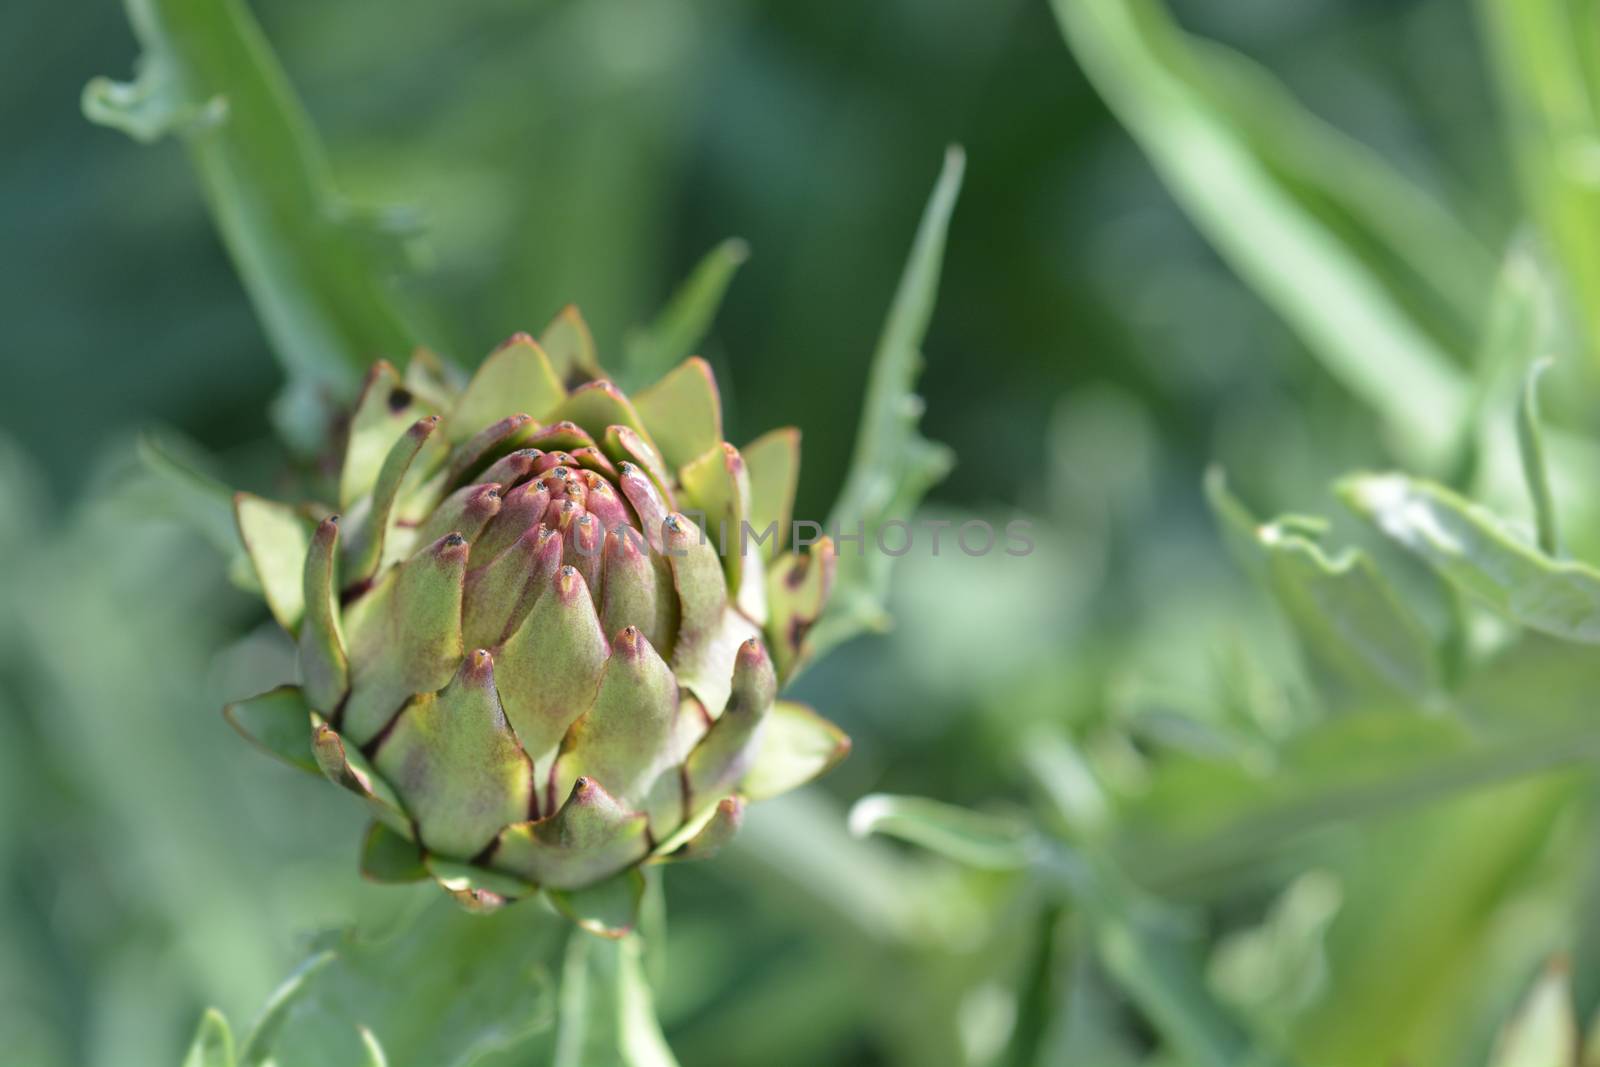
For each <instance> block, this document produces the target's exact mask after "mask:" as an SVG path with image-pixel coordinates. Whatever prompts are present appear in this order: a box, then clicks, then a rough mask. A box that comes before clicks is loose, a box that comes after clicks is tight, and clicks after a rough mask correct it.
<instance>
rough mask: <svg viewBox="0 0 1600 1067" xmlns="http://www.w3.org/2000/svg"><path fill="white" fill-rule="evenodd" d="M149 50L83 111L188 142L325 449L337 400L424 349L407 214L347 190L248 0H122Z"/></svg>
mask: <svg viewBox="0 0 1600 1067" xmlns="http://www.w3.org/2000/svg"><path fill="white" fill-rule="evenodd" d="M125 6H126V8H127V13H128V18H129V21H130V22H131V23H132V24H133V28H134V32H135V34H136V35H137V37H138V39H139V43H140V44H141V46H142V47H143V48H144V54H143V55H142V56H141V58H140V61H139V70H138V77H137V79H136V80H135V81H134V82H132V83H128V84H123V83H117V82H112V81H110V80H108V79H105V78H96V79H94V80H93V81H91V82H90V83H89V84H88V85H87V86H86V87H85V89H84V93H83V109H84V113H85V114H86V115H87V116H88V117H89V118H90V119H92V120H94V121H96V122H99V123H101V124H103V125H107V126H112V127H115V128H117V129H120V130H122V131H123V132H125V133H127V134H129V135H130V136H132V137H135V138H137V139H139V140H141V141H151V140H154V139H156V138H158V137H162V136H165V135H168V134H175V135H177V136H178V137H180V138H181V139H182V141H183V143H184V146H185V147H186V148H187V149H188V152H189V158H190V161H191V163H192V164H193V166H194V169H195V172H196V174H197V175H198V177H199V180H200V185H201V189H202V191H203V192H204V194H205V197H206V202H207V204H208V206H209V207H210V210H211V215H212V218H213V220H214V222H215V223H216V226H217V228H218V230H219V231H220V233H221V234H222V239H223V242H224V243H225V244H226V245H227V248H228V252H229V255H230V256H231V257H232V258H233V261H234V265H235V266H236V267H237V269H238V271H239V275H240V278H241V280H242V281H243V282H244V285H245V288H246V289H247V290H248V291H249V293H250V297H251V300H252V302H253V303H254V305H255V308H256V312H257V315H258V316H259V317H260V319H261V323H262V326H263V328H264V329H265V330H266V333H267V336H268V338H269V339H270V340H271V342H272V345H273V348H274V349H275V351H276V352H277V354H278V358H279V360H280V361H281V362H282V363H283V365H284V368H285V369H286V370H287V371H288V373H289V377H290V386H291V391H292V395H293V396H295V397H297V398H299V402H300V403H302V404H303V405H304V406H305V409H306V410H305V412H304V413H303V414H302V415H301V416H300V417H299V419H298V420H297V425H295V426H294V427H292V429H293V430H294V431H295V432H296V433H298V435H299V436H298V438H297V439H296V440H295V441H294V442H293V443H295V444H299V445H312V444H315V443H316V440H317V438H316V436H315V435H316V434H317V433H318V432H325V431H326V426H325V425H320V424H319V422H318V417H319V416H321V415H325V414H326V411H325V410H324V407H325V405H326V404H327V403H328V402H329V401H333V402H335V403H343V402H348V401H349V400H351V399H352V398H353V397H354V395H355V390H356V386H357V384H358V383H359V382H360V380H361V373H362V371H363V370H364V369H365V368H366V367H367V365H368V364H370V363H371V362H372V361H373V360H374V359H376V358H378V357H379V356H383V355H388V356H396V357H398V356H400V355H402V354H404V353H405V352H407V351H409V349H410V348H411V347H412V345H413V343H414V342H413V338H412V336H411V332H410V330H409V329H408V328H407V327H406V326H405V325H404V324H403V322H402V321H401V318H400V316H399V314H398V313H397V312H396V310H395V308H394V306H393V304H392V301H391V297H390V293H389V291H388V284H389V282H390V280H391V277H392V276H393V275H396V274H398V273H399V272H400V271H401V270H402V269H403V267H404V265H405V264H404V262H403V258H402V257H401V256H400V255H399V254H398V247H399V240H398V230H397V226H396V224H397V222H398V221H399V216H391V217H389V218H385V217H384V216H382V215H380V214H376V213H372V212H364V211H361V210H359V209H357V208H355V207H353V206H352V205H350V204H348V203H346V202H345V201H344V200H343V199H341V198H340V196H339V195H338V193H337V192H336V190H335V188H334V184H333V178H332V173H331V170H330V167H329V164H328V161H327V159H326V158H325V156H324V153H323V149H322V146H321V144H320V143H319V141H318V139H317V136H316V133H315V130H314V129H313V127H312V124H311V122H310V119H309V118H308V117H307V115H306V113H305V110H304V108H303V107H302V105H301V103H300V101H299V99H298V98H297V97H296V96H295V93H294V90H293V88H292V87H291V86H290V85H289V82H288V79H287V77H286V76H285V74H284V72H283V69H282V67H281V66H280V64H279V63H278V60H277V58H276V56H274V55H273V53H272V49H271V46H270V45H269V44H268V43H267V40H266V38H265V36H264V35H263V34H262V32H261V29H260V27H259V26H258V25H257V24H256V22H255V20H254V18H253V17H252V16H251V14H250V12H249V9H248V8H247V7H246V5H245V3H244V2H243V0H125Z"/></svg>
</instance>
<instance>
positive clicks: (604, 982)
mask: <svg viewBox="0 0 1600 1067" xmlns="http://www.w3.org/2000/svg"><path fill="white" fill-rule="evenodd" d="M642 954H643V942H642V941H641V940H640V939H639V938H638V937H625V938H622V939H621V940H618V941H605V940H602V939H600V938H595V937H589V936H587V935H585V934H575V935H573V936H572V937H571V938H570V939H569V940H568V942H567V957H566V964H565V965H564V966H563V968H562V971H561V1019H560V1024H559V1028H558V1030H557V1034H556V1054H555V1067H677V1063H678V1061H677V1060H676V1059H674V1058H673V1055H672V1050H671V1049H669V1048H668V1047H667V1042H666V1038H664V1037H662V1036H661V1027H660V1024H658V1023H657V1022H656V1018H655V1007H654V1004H653V1002H652V998H651V993H650V984H649V982H647V981H646V980H645V975H644V967H643V964H642V959H641V957H642Z"/></svg>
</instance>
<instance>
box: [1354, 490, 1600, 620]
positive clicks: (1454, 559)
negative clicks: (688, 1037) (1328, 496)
mask: <svg viewBox="0 0 1600 1067" xmlns="http://www.w3.org/2000/svg"><path fill="white" fill-rule="evenodd" d="M1339 493H1340V495H1341V496H1342V497H1343V498H1344V500H1345V501H1346V502H1347V503H1348V504H1349V505H1350V506H1351V507H1352V508H1353V509H1354V510H1355V511H1356V512H1357V513H1358V514H1360V515H1361V516H1363V517H1364V518H1366V519H1368V520H1369V521H1370V522H1372V524H1373V525H1374V526H1376V527H1377V528H1378V529H1379V530H1380V531H1382V532H1383V534H1384V535H1385V536H1387V537H1389V538H1390V539H1391V540H1393V541H1395V542H1396V543H1398V544H1399V545H1401V546H1403V547H1404V548H1406V549H1407V550H1409V551H1410V552H1412V553H1414V554H1415V555H1416V556H1418V557H1419V558H1420V559H1422V560H1423V561H1424V562H1425V563H1427V564H1428V565H1429V566H1430V567H1432V568H1433V569H1434V570H1435V571H1437V572H1438V573H1439V575H1440V576H1441V577H1443V578H1445V579H1446V580H1447V581H1449V582H1451V583H1452V584H1454V585H1456V586H1458V587H1459V588H1461V589H1463V590H1465V591H1467V592H1469V593H1472V594H1473V595H1475V596H1477V597H1478V598H1480V599H1481V600H1483V601H1485V602H1486V603H1488V604H1489V605H1490V606H1492V607H1494V608H1495V609H1497V610H1499V611H1501V612H1503V613H1504V614H1506V615H1507V616H1509V617H1510V618H1511V619H1513V620H1515V621H1516V622H1518V623H1521V624H1522V625H1524V626H1528V627H1531V628H1533V629H1535V630H1540V631H1542V632H1544V633H1548V634H1554V635H1555V636H1557V637H1563V638H1566V639H1567V640H1569V641H1583V642H1587V643H1596V642H1600V571H1597V570H1595V569H1594V568H1592V567H1589V566H1587V565H1585V564H1582V563H1578V562H1574V561H1571V560H1557V559H1552V558H1551V557H1550V556H1548V555H1546V554H1545V553H1543V552H1541V551H1539V549H1537V548H1535V547H1534V546H1532V545H1530V544H1528V543H1526V542H1525V541H1523V540H1521V539H1519V538H1518V537H1517V536H1515V535H1514V534H1513V533H1511V532H1510V531H1509V530H1508V529H1507V528H1506V526H1505V524H1504V523H1503V522H1501V520H1500V519H1498V518H1497V517H1495V516H1494V515H1493V514H1491V513H1490V512H1489V511H1487V510H1486V509H1484V508H1482V507H1479V506H1478V505H1476V504H1473V503H1471V502H1470V501H1467V500H1465V499H1463V498H1462V497H1460V496H1458V495H1457V494H1455V493H1453V492H1451V491H1450V490H1449V489H1446V488H1444V487H1443V486H1440V485H1436V484H1434V483H1432V482H1427V481H1423V480H1420V479H1416V478H1410V477H1407V476H1406V475H1403V474H1358V475H1352V476H1351V477H1349V478H1346V479H1345V480H1344V481H1343V482H1341V483H1340V485H1339Z"/></svg>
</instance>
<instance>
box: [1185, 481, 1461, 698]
mask: <svg viewBox="0 0 1600 1067" xmlns="http://www.w3.org/2000/svg"><path fill="white" fill-rule="evenodd" d="M1206 496H1207V499H1208V500H1209V501H1210V503H1211V507H1212V511H1213V512H1214V513H1215V514H1216V515H1217V518H1218V521H1219V523H1221V525H1222V526H1223V528H1224V530H1225V532H1226V533H1227V534H1228V535H1229V537H1230V540H1231V542H1232V543H1233V544H1234V546H1235V551H1236V552H1238V553H1245V554H1248V555H1250V556H1253V557H1254V558H1253V560H1252V563H1253V564H1254V566H1253V567H1252V569H1253V570H1256V571H1258V572H1259V573H1260V574H1261V575H1262V576H1263V577H1264V579H1265V581H1266V583H1267V585H1268V587H1269V588H1270V589H1271V590H1272V594H1273V596H1274V597H1275V598H1276V600H1277V602H1278V606H1279V607H1280V608H1281V609H1282V610H1283V613H1284V615H1285V616H1286V617H1287V618H1288V620H1289V622H1290V624H1291V625H1292V626H1293V628H1294V631H1295V635H1296V637H1297V638H1298V639H1299V644H1300V648H1301V649H1302V651H1303V652H1304V654H1305V656H1306V659H1307V660H1308V661H1309V662H1310V664H1311V666H1312V667H1313V669H1314V671H1315V672H1316V674H1317V676H1318V678H1319V679H1320V680H1322V681H1323V682H1325V683H1326V684H1327V685H1328V686H1329V687H1331V688H1334V689H1335V690H1336V691H1338V692H1339V693H1340V695H1341V696H1343V697H1345V698H1350V697H1355V698H1360V699H1364V700H1374V699H1377V700H1382V699H1396V698H1399V699H1405V698H1409V699H1411V700H1416V701H1426V700H1428V699H1430V698H1431V697H1432V696H1433V695H1434V694H1435V692H1436V691H1437V689H1438V685H1439V666H1438V663H1437V659H1436V656H1435V653H1434V649H1433V642H1432V640H1431V638H1430V637H1429V635H1428V633H1427V631H1426V630H1424V629H1423V626H1422V624H1421V622H1419V621H1418V619H1417V618H1416V616H1415V615H1414V614H1413V612H1412V611H1411V610H1410V609H1409V608H1408V607H1407V606H1406V604H1405V602H1404V601H1403V600H1402V599H1401V598H1400V597H1399V596H1398V595H1397V594H1396V593H1395V591H1394V589H1393V588H1392V587H1391V586H1390V585H1389V583H1388V582H1387V581H1385V579H1384V578H1383V576H1382V575H1381V574H1379V573H1378V570H1377V568H1376V567H1374V566H1373V563H1372V560H1371V559H1370V558H1369V557H1368V556H1367V555H1366V554H1365V553H1363V552H1361V551H1359V550H1357V549H1353V548H1352V549H1346V550H1345V551H1343V552H1341V553H1339V554H1338V555H1336V556H1330V555H1328V554H1327V553H1326V552H1325V551H1324V550H1323V548H1322V546H1321V545H1319V544H1318V543H1317V541H1316V540H1314V539H1313V536H1312V534H1311V531H1309V530H1307V529H1306V526H1305V524H1304V523H1303V522H1300V523H1297V522H1294V521H1290V520H1287V519H1286V520H1279V521H1277V522H1269V523H1258V522H1256V521H1255V520H1254V519H1253V518H1252V517H1251V516H1250V514H1249V512H1248V511H1247V510H1246V509H1245V508H1244V506H1243V505H1242V504H1241V503H1240V502H1239V501H1238V500H1237V499H1236V498H1235V497H1233V496H1232V494H1230V493H1229V492H1228V489H1227V486H1226V485H1225V484H1224V482H1223V480H1222V476H1221V472H1220V471H1215V470H1213V471H1212V472H1211V474H1210V475H1209V476H1208V477H1207V480H1206Z"/></svg>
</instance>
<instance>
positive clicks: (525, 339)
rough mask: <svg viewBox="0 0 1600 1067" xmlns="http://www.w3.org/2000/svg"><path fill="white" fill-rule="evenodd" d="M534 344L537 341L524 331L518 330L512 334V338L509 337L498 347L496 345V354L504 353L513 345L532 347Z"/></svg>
mask: <svg viewBox="0 0 1600 1067" xmlns="http://www.w3.org/2000/svg"><path fill="white" fill-rule="evenodd" d="M534 343H535V341H534V339H533V338H532V337H531V336H529V335H528V334H527V333H525V332H524V331H522V330H518V331H517V332H516V333H514V334H512V335H511V336H510V337H507V338H506V339H505V340H504V341H501V342H500V343H499V344H498V345H496V346H495V349H494V350H495V352H503V351H504V350H506V349H508V348H510V347H511V346H512V345H531V344H534ZM492 354H493V353H491V355H492Z"/></svg>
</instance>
